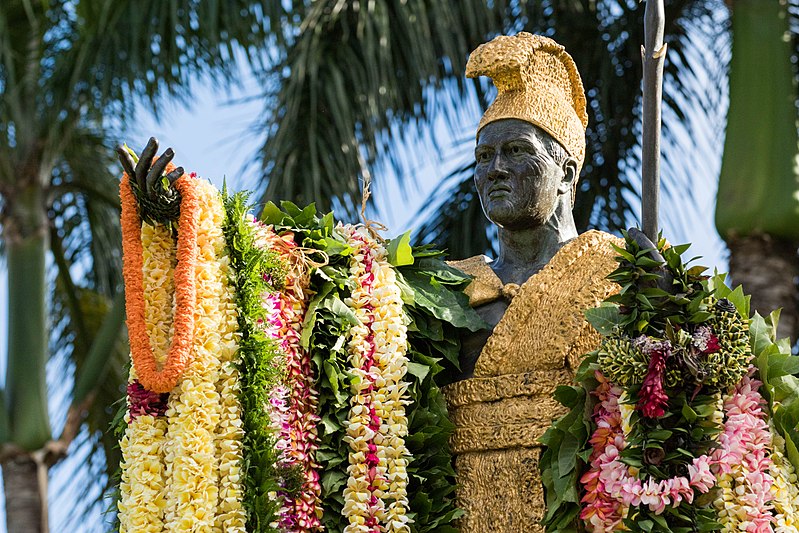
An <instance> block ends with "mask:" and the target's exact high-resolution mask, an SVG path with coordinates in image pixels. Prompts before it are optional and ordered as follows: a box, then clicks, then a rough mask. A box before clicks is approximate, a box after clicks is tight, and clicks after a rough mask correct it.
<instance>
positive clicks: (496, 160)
mask: <svg viewBox="0 0 799 533" xmlns="http://www.w3.org/2000/svg"><path fill="white" fill-rule="evenodd" d="M486 175H487V177H488V179H490V180H500V179H505V178H507V177H508V169H507V165H506V163H505V160H504V158H503V157H502V154H496V155H495V156H494V157H493V158H492V159H491V163H490V164H489V165H488V173H487V174H486Z"/></svg>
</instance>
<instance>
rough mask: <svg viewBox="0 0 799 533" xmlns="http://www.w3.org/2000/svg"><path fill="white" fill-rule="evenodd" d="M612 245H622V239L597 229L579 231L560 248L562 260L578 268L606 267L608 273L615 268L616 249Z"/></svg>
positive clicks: (602, 268) (601, 268)
mask: <svg viewBox="0 0 799 533" xmlns="http://www.w3.org/2000/svg"><path fill="white" fill-rule="evenodd" d="M613 245H616V246H621V247H623V246H624V239H622V238H620V237H616V236H615V235H611V234H610V233H605V232H604V231H599V230H588V231H586V232H585V233H581V234H580V235H579V236H578V237H577V238H576V239H574V240H573V241H572V242H571V243H569V245H567V246H566V247H564V248H563V249H562V250H561V252H562V253H561V254H560V255H561V257H560V258H559V259H560V260H561V261H562V262H565V263H569V264H575V263H576V265H575V266H578V267H579V268H586V267H588V268H591V265H594V266H596V267H598V268H599V269H600V270H605V269H608V273H610V272H611V271H612V270H614V269H615V268H616V256H617V255H618V254H617V253H616V250H614V249H613Z"/></svg>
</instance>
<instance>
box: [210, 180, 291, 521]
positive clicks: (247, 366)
mask: <svg viewBox="0 0 799 533" xmlns="http://www.w3.org/2000/svg"><path fill="white" fill-rule="evenodd" d="M222 197H223V203H224V207H225V222H224V226H223V233H224V235H225V240H226V242H227V246H228V254H229V257H230V261H231V264H232V266H233V268H232V269H231V272H232V273H233V275H234V276H235V278H234V279H232V280H231V282H232V284H233V285H234V286H235V289H236V305H237V307H238V320H239V331H240V333H241V339H240V340H239V362H238V365H239V370H240V375H241V391H240V392H239V400H240V401H241V405H242V411H243V412H242V422H243V424H244V439H243V444H244V467H243V469H242V472H243V476H244V483H243V484H244V487H245V492H244V502H243V505H244V508H245V510H246V512H247V531H249V532H256V533H271V532H277V531H278V529H277V528H276V527H275V526H274V525H273V524H274V523H275V522H276V521H277V518H278V511H279V510H280V501H279V500H278V499H277V498H276V497H275V494H276V493H277V492H278V491H279V490H280V489H281V487H280V485H279V481H278V480H279V475H280V473H279V472H278V471H277V469H276V467H275V465H276V464H277V461H278V456H279V452H278V450H276V448H275V443H276V441H277V436H276V434H275V431H274V430H273V429H271V427H270V426H271V422H270V417H269V411H268V410H267V406H268V405H269V391H270V390H272V388H273V387H274V386H275V385H276V384H278V383H279V382H281V381H282V379H283V377H284V376H283V374H284V372H285V369H283V368H282V367H281V366H280V365H277V364H275V359H276V358H279V351H278V348H277V346H276V344H275V342H274V341H273V340H272V339H270V338H269V337H267V335H266V334H265V333H264V331H263V330H262V329H261V328H259V327H257V323H258V320H263V318H264V309H263V307H262V306H261V294H262V293H263V292H264V291H266V290H275V289H278V288H279V287H273V286H271V285H269V283H268V282H267V281H266V280H267V279H271V280H282V279H284V278H285V271H286V266H285V265H284V264H281V261H280V259H279V257H278V256H277V254H275V253H274V252H271V251H269V250H262V249H260V248H258V247H257V246H255V232H254V229H253V227H252V226H251V225H250V224H249V223H248V222H247V218H246V217H247V211H248V205H247V199H248V194H247V193H237V194H234V195H232V196H230V195H228V194H227V190H226V189H223V191H222Z"/></svg>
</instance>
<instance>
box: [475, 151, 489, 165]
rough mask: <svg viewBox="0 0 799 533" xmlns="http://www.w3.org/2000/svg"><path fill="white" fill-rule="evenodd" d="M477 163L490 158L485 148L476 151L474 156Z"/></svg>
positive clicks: (484, 161)
mask: <svg viewBox="0 0 799 533" xmlns="http://www.w3.org/2000/svg"><path fill="white" fill-rule="evenodd" d="M475 159H476V160H477V162H478V163H487V162H488V161H489V160H490V159H491V154H490V153H488V151H487V150H483V151H481V152H478V153H477V155H476V156H475Z"/></svg>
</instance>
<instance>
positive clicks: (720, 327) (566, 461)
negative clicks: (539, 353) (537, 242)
mask: <svg viewBox="0 0 799 533" xmlns="http://www.w3.org/2000/svg"><path fill="white" fill-rule="evenodd" d="M614 248H615V250H616V252H617V254H618V257H617V261H618V263H619V266H618V268H617V269H616V270H615V271H614V272H613V273H612V274H611V275H610V276H609V278H610V279H612V280H613V281H615V282H616V283H618V284H619V285H620V287H621V290H620V292H619V293H618V294H616V295H614V296H611V297H610V298H607V299H606V300H605V302H603V303H602V304H601V305H600V306H599V307H597V308H595V309H590V310H588V311H586V313H585V315H586V319H587V320H588V321H589V322H590V323H591V324H592V325H593V326H594V328H595V329H597V331H599V332H600V333H601V334H602V336H603V340H602V343H601V345H600V346H599V348H598V349H597V350H596V351H595V352H593V353H591V354H589V355H588V356H586V357H585V358H584V359H583V362H582V365H581V367H580V369H579V371H578V374H577V382H578V386H577V387H560V388H559V389H558V391H557V393H556V397H557V399H558V400H559V401H560V402H561V403H562V404H563V405H564V406H566V407H568V408H569V409H570V411H569V412H568V414H566V415H565V416H563V417H561V418H560V419H558V420H557V421H556V422H555V423H554V424H553V425H552V427H551V428H550V429H549V430H548V431H547V433H546V434H545V435H544V437H543V438H542V443H543V444H544V445H545V446H546V449H545V450H544V453H543V454H542V456H541V469H542V480H543V482H544V487H545V495H546V500H547V515H546V517H545V519H544V524H545V525H546V527H547V531H550V532H561V531H562V532H566V531H579V530H581V527H582V524H581V521H580V520H579V512H580V509H581V505H580V497H581V496H582V493H581V488H580V486H579V477H580V475H581V473H582V472H583V471H584V470H585V468H586V466H587V461H588V459H589V457H590V455H591V452H592V449H591V446H590V445H589V442H588V439H589V435H590V433H591V431H593V424H592V423H591V416H592V414H593V411H594V407H595V402H596V401H595V400H594V399H593V398H592V397H591V395H590V392H591V391H593V390H595V389H596V387H597V381H596V379H595V372H597V371H601V372H602V373H603V374H604V375H605V377H607V378H609V379H610V380H611V381H612V382H613V383H615V384H617V385H621V386H623V387H624V390H625V395H624V396H623V398H622V401H625V402H628V403H632V404H635V403H637V401H638V398H639V393H640V390H641V387H642V383H643V381H644V377H645V376H646V374H647V372H648V367H649V359H650V357H649V356H648V355H646V354H645V353H643V352H642V351H641V349H640V348H639V346H638V345H636V343H634V342H633V339H635V338H637V337H641V336H648V337H650V338H652V339H653V340H668V341H669V343H670V346H671V349H672V355H671V357H670V358H668V359H667V366H666V369H665V373H664V387H665V391H664V392H665V393H666V395H667V396H668V403H667V405H666V406H665V409H666V412H665V414H664V415H663V416H661V417H659V418H657V419H652V418H646V417H643V416H641V415H640V414H639V412H638V411H637V410H636V411H634V412H633V414H632V417H631V420H630V426H631V431H630V434H629V435H627V436H626V439H627V445H626V447H625V448H624V450H623V451H622V452H621V454H620V459H621V460H622V461H623V462H624V463H625V464H627V465H629V466H631V467H634V468H635V469H637V471H638V476H639V477H640V478H641V479H648V478H652V479H654V480H656V481H659V480H664V479H669V478H673V477H676V476H682V475H685V474H686V467H687V466H688V465H689V464H691V462H692V461H693V459H694V458H696V457H699V456H701V455H705V454H709V453H712V451H713V449H714V448H715V447H716V446H717V443H716V436H717V435H718V434H719V433H720V432H721V431H722V427H721V425H720V424H719V423H718V421H717V419H716V412H717V400H718V395H719V394H720V393H722V392H723V391H724V390H725V389H726V388H727V387H729V386H732V385H734V384H735V383H737V382H738V380H740V378H741V376H742V375H743V373H744V372H745V371H746V368H747V366H748V364H749V360H750V359H751V357H752V352H754V353H755V354H761V355H760V357H759V362H760V364H762V365H763V366H764V368H766V367H767V369H768V372H767V373H766V374H767V377H766V378H764V382H766V383H767V386H770V387H771V388H770V389H768V390H770V391H771V396H769V397H770V398H771V399H772V400H774V401H776V404H775V406H776V409H772V413H775V412H776V413H779V412H780V411H782V415H775V416H774V418H775V420H776V419H777V418H778V417H780V416H781V417H782V420H781V422H780V426H781V428H782V433H784V434H786V435H787V437H786V449H787V451H788V455H789V457H790V454H791V453H794V458H795V459H799V454H797V453H795V452H796V446H795V445H794V442H796V440H795V437H799V434H797V435H794V434H792V431H791V429H792V428H795V427H797V424H799V402H797V401H796V399H797V398H799V394H797V393H799V378H795V377H793V376H792V375H791V374H793V373H795V372H797V371H799V363H795V360H794V358H792V357H791V356H790V347H789V346H788V345H787V343H785V342H783V343H782V345H781V346H778V345H777V344H776V343H775V342H774V340H773V336H774V332H775V331H776V330H775V326H774V323H775V322H776V317H769V318H768V319H762V318H759V317H757V316H756V317H755V319H754V321H753V323H752V337H751V338H752V346H751V348H750V346H749V340H750V331H749V327H748V320H747V319H746V318H745V317H747V316H748V313H749V297H748V296H746V295H745V294H744V293H743V290H742V289H741V288H740V287H738V288H736V289H734V290H733V289H730V288H729V287H727V286H726V285H725V284H724V277H723V276H721V275H716V276H714V277H712V278H710V277H708V276H705V275H704V271H705V268H704V267H688V266H687V264H686V263H685V262H683V259H682V257H681V256H682V254H683V253H684V252H685V251H686V250H687V248H688V245H681V246H673V247H669V246H667V245H666V242H665V240H664V239H662V238H661V239H660V240H659V242H658V245H657V250H656V251H657V252H658V253H659V254H660V257H658V256H657V255H656V254H655V253H654V252H655V251H654V250H651V249H642V248H641V246H640V245H639V244H638V243H637V242H636V241H635V240H633V239H632V238H631V237H630V236H629V235H627V234H625V247H624V248H621V247H614ZM661 258H662V260H660V259H661ZM689 262H690V261H689ZM698 326H709V327H710V328H711V330H712V332H713V334H714V335H716V337H717V342H718V344H719V346H720V349H719V350H718V351H716V352H713V353H708V354H704V353H699V352H698V349H697V348H695V347H694V346H693V345H692V342H693V337H692V335H693V332H694V331H695V330H696V328H697V327H698ZM796 360H797V361H799V358H797V359H796ZM691 365H695V367H691ZM764 372H766V371H765V370H763V369H761V373H764ZM769 378H772V379H769ZM775 423H776V422H775ZM792 460H793V459H792ZM714 495H715V493H714V492H713V491H711V492H710V493H708V494H707V495H702V496H700V497H698V498H697V499H696V500H695V501H694V502H693V504H691V505H687V504H682V505H679V506H677V507H673V506H669V507H668V508H667V509H666V510H665V511H664V512H663V513H662V514H660V515H655V514H654V513H653V512H651V511H650V510H649V509H648V507H647V506H646V505H639V506H638V507H636V508H631V509H630V510H629V513H628V516H627V518H626V519H625V522H624V523H625V525H626V527H627V528H629V529H630V530H632V531H651V532H674V531H679V532H689V531H690V532H693V531H715V530H718V529H720V527H721V525H720V524H719V523H718V521H717V517H716V513H715V510H714V509H713V508H712V505H711V504H712V501H713V499H714Z"/></svg>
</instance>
